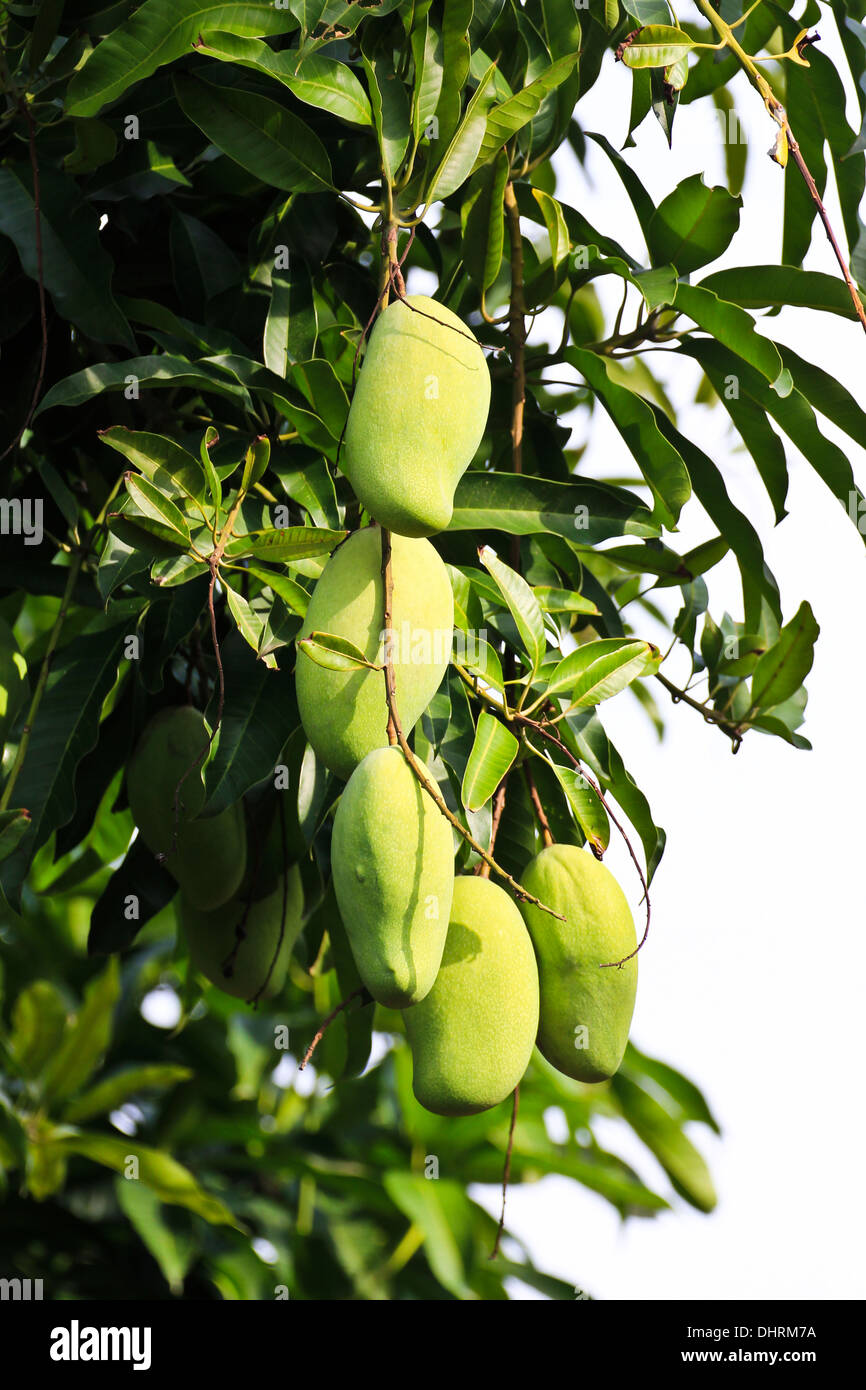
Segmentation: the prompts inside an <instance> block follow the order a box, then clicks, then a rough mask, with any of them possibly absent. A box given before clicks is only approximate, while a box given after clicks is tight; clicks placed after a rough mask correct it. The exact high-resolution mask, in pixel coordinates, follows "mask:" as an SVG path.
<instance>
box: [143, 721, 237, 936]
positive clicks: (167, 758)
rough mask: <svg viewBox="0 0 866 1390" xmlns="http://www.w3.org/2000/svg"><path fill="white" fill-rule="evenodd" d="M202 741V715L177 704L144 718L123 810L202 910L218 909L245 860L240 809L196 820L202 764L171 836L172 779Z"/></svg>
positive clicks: (185, 789) (183, 796)
mask: <svg viewBox="0 0 866 1390" xmlns="http://www.w3.org/2000/svg"><path fill="white" fill-rule="evenodd" d="M207 742H208V728H207V724H206V723H205V721H204V717H203V715H202V714H201V713H200V711H199V710H197V709H193V707H192V705H175V706H172V708H170V709H164V710H160V712H159V713H158V714H156V715H154V717H153V718H152V719H151V720H150V722H149V723H148V724H147V726H146V727H145V729H144V732H143V733H142V735H141V738H140V739H139V740H138V743H137V744H136V747H135V751H134V752H133V755H132V757H131V758H130V760H129V767H128V768H127V774H126V785H127V792H128V794H129V809H130V811H131V812H132V818H133V820H134V821H135V823H136V825H137V826H138V829H139V833H140V834H141V838H142V839H143V840H144V843H145V844H146V845H147V847H148V849H149V850H151V851H152V852H153V854H155V855H164V856H165V867H166V868H167V869H168V871H169V873H170V874H171V875H172V876H173V877H174V878H175V879H176V880H177V882H178V884H179V885H180V887H181V889H182V890H183V892H184V893H185V894H186V896H187V897H188V898H189V899H190V900H191V901H192V902H193V903H194V904H195V905H196V907H200V908H202V909H205V910H206V909H208V908H213V907H219V905H220V903H224V902H226V901H227V900H228V899H229V898H230V897H231V896H232V894H233V893H236V892H237V891H238V888H239V886H240V883H241V880H242V879H243V876H244V870H245V868H246V861H247V836H246V827H245V825H244V812H243V805H242V804H241V803H240V802H236V803H235V805H234V806H229V807H227V809H226V810H225V811H221V812H220V813H219V815H217V816H210V817H208V818H207V819H204V820H197V819H196V817H197V816H198V814H199V812H200V811H201V809H202V807H203V806H204V801H205V788H204V780H203V777H202V767H203V766H204V759H202V765H201V766H200V767H197V768H195V769H194V770H193V771H192V772H190V774H189V776H188V777H185V778H184V781H183V785H182V786H181V789H180V798H179V799H180V813H179V816H178V821H177V828H176V834H175V812H174V796H175V788H176V787H177V784H178V782H179V781H180V779H181V778H182V777H183V776H184V773H185V772H186V771H187V769H188V768H189V767H191V766H192V764H193V763H194V762H195V759H196V757H197V756H198V755H199V754H200V753H201V752H202V749H203V748H204V747H205V746H206V745H207Z"/></svg>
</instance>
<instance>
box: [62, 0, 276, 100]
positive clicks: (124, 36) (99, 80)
mask: <svg viewBox="0 0 866 1390" xmlns="http://www.w3.org/2000/svg"><path fill="white" fill-rule="evenodd" d="M293 27H294V26H293V24H292V22H291V20H289V18H288V16H287V14H286V12H285V10H284V9H280V8H277V7H276V6H275V5H273V4H272V3H271V2H270V0H243V3H241V4H225V3H218V0H217V2H216V3H215V2H214V0H144V4H143V5H139V7H138V9H137V10H135V11H134V13H133V14H132V15H131V16H130V18H129V19H128V20H127V21H126V23H125V24H121V25H120V26H119V28H115V29H114V30H113V31H110V32H109V33H108V35H107V37H106V38H104V39H103V40H102V42H101V43H99V44H97V46H96V48H95V49H94V50H93V52H92V53H91V54H90V56H89V58H88V59H87V61H86V62H85V63H84V65H83V66H82V67H81V68H80V69H79V71H78V72H76V73H75V75H74V77H73V78H72V81H71V82H70V84H69V93H68V96H67V101H66V110H67V113H68V114H69V115H74V116H95V115H96V113H97V111H99V110H100V109H101V108H102V107H103V106H105V105H106V104H107V103H108V102H110V101H115V100H116V99H117V98H118V97H119V96H121V95H122V94H123V93H124V92H125V91H126V90H127V89H128V88H129V87H131V86H132V85H133V83H135V82H141V81H142V79H143V78H145V77H149V76H150V74H151V73H152V72H156V69H157V68H158V67H161V66H162V64H163V63H173V62H174V61H175V59H177V58H183V57H184V56H185V55H186V54H188V53H189V51H190V49H191V48H192V47H193V45H194V44H195V43H197V41H198V39H199V38H200V37H203V36H205V35H207V34H209V33H211V32H213V31H217V32H220V31H228V32H231V33H234V34H241V35H262V34H285V33H287V32H288V30H289V29H290V28H293Z"/></svg>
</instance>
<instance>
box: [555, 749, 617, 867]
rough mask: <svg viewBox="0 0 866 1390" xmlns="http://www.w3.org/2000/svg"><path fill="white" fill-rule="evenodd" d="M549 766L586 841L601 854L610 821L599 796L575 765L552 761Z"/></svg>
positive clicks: (608, 840) (604, 848)
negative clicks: (568, 765)
mask: <svg viewBox="0 0 866 1390" xmlns="http://www.w3.org/2000/svg"><path fill="white" fill-rule="evenodd" d="M550 766H551V767H552V768H553V771H554V772H555V773H556V780H557V781H558V782H559V785H560V786H561V787H562V790H563V791H564V792H565V795H566V797H567V799H568V804H569V806H570V807H571V809H572V811H573V812H574V819H575V820H576V821H577V823H578V825H579V826H580V828H581V831H582V832H583V835H584V837H585V838H586V841H587V843H588V844H589V845H591V846H592V848H593V849H595V850H596V851H597V852H598V853H599V854H603V853H604V851H605V850H606V849H607V847H608V845H609V844H610V822H609V820H608V818H607V812H606V811H605V809H604V806H603V804H602V802H601V801H600V799H599V797H598V796H597V795H596V793H595V791H594V790H593V788H592V787H591V786H590V784H589V782H587V780H586V778H585V777H584V776H583V773H582V772H580V771H579V770H578V769H577V768H576V767H559V766H558V765H557V764H556V763H554V762H552V761H551V762H550Z"/></svg>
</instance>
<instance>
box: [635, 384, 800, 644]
mask: <svg viewBox="0 0 866 1390" xmlns="http://www.w3.org/2000/svg"><path fill="white" fill-rule="evenodd" d="M656 423H657V424H658V427H659V429H660V430H661V431H662V433H663V434H664V435H666V436H667V437H668V438H669V439H670V440H671V442H672V443H673V444H674V445H675V446H676V448H677V449H678V450H679V452H680V453H681V454H682V457H683V458H684V460H685V462H686V465H687V467H688V470H689V477H690V478H691V480H692V486H693V487H694V490H695V496H696V497H697V498H698V501H699V502H700V504H701V506H702V507H703V508H704V510H705V511H706V513H707V515H708V516H709V517H710V520H711V521H712V522H713V523H714V524H715V525H716V526H717V527H718V529H719V531H720V532H721V534H722V535H723V536H724V537H725V539H726V540H727V541H728V543H729V545H730V547H731V550H732V551H733V552H734V554H735V555H736V557H737V563H738V565H739V567H740V573H741V575H742V578H743V602H744V606H745V612H746V621H747V623H749V622H753V623H754V624H757V622H758V621H759V617H760V607H761V603H762V601H764V600H765V601H766V602H767V604H768V606H769V608H770V610H771V612H772V613H773V614H774V615H775V616H776V618H777V619H779V621H781V613H782V610H781V602H780V599H779V589H778V585H777V584H776V581H775V579H774V578H773V575H772V573H771V572H770V570H769V568H768V567H767V564H766V562H765V560H764V552H763V549H762V547H761V538H760V536H759V535H758V533H757V531H756V530H755V528H754V526H753V525H752V523H751V521H749V519H748V517H746V516H744V514H743V513H742V512H741V511H740V510H739V509H738V508H737V507H735V506H734V504H733V502H732V501H731V499H730V496H729V494H728V490H727V488H726V486H725V480H724V476H723V474H722V472H721V470H720V469H719V468H717V467H716V465H715V463H714V462H713V460H712V459H711V458H710V457H709V455H708V454H705V453H704V451H703V450H702V449H700V448H699V447H698V446H697V445H696V444H693V443H692V441H691V440H689V439H687V438H686V436H685V435H684V434H681V433H680V431H679V430H678V429H676V427H675V426H674V425H672V424H671V422H670V420H669V419H668V418H667V416H666V415H665V414H664V412H663V411H662V410H659V409H657V410H656Z"/></svg>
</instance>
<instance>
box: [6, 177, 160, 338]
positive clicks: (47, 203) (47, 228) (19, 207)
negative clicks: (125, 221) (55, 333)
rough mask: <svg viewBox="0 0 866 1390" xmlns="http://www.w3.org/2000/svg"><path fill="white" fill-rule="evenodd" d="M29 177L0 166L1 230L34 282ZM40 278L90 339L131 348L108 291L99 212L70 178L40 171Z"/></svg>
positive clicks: (109, 266) (34, 243) (33, 223)
mask: <svg viewBox="0 0 866 1390" xmlns="http://www.w3.org/2000/svg"><path fill="white" fill-rule="evenodd" d="M32 189H33V175H32V173H31V171H30V169H29V168H28V167H25V166H24V165H14V164H7V165H6V166H5V167H4V168H0V232H2V233H3V234H4V235H5V236H7V237H9V239H10V241H12V242H13V243H14V245H15V249H16V251H17V252H18V255H19V258H20V260H21V267H22V269H23V270H24V273H25V274H26V275H28V276H29V277H30V279H31V280H34V281H36V282H37V283H38V281H39V278H40V264H39V252H38V249H37V248H38V242H37V239H36V209H35V206H34V202H33V192H32ZM39 205H40V206H39V227H40V236H41V260H42V264H41V278H42V282H43V284H44V285H45V288H46V290H47V291H48V293H49V294H50V296H51V299H52V301H53V303H54V307H55V308H56V310H57V312H58V313H59V314H60V315H62V317H63V318H65V319H67V320H68V321H69V322H70V323H73V324H75V326H76V327H77V328H78V329H79V330H80V331H81V332H82V333H84V334H85V335H86V336H87V337H89V338H94V339H96V341H97V342H101V343H119V344H121V346H123V347H125V348H130V349H132V350H133V351H134V349H135V339H134V338H133V336H132V331H131V329H130V327H129V324H128V323H127V321H126V319H125V317H124V315H123V314H122V313H121V311H120V309H119V308H118V307H117V304H116V302H115V300H114V296H113V294H112V292H111V278H112V273H113V270H114V263H113V261H112V260H111V257H110V256H109V255H108V253H107V252H106V250H105V247H104V245H103V244H102V242H101V241H100V239H99V216H98V213H97V212H96V210H95V209H94V208H93V206H92V205H91V204H90V203H88V202H86V201H85V200H84V199H83V198H82V197H81V194H80V193H79V191H78V189H77V187H76V185H75V183H74V182H73V180H72V179H69V178H66V177H65V176H64V175H62V174H59V173H57V172H56V171H55V170H53V169H51V168H43V169H41V170H40V173H39Z"/></svg>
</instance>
